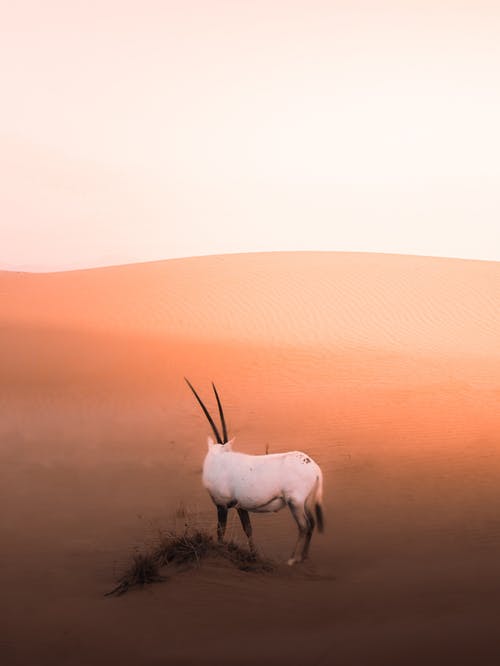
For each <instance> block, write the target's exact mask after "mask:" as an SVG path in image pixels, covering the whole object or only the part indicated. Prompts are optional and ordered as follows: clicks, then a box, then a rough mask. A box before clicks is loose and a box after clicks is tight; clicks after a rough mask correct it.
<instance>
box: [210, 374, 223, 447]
mask: <svg viewBox="0 0 500 666" xmlns="http://www.w3.org/2000/svg"><path fill="white" fill-rule="evenodd" d="M212 386H213V389H214V393H215V398H216V400H217V406H218V408H219V415H220V421H221V423H222V435H223V437H224V444H225V443H226V442H227V428H226V419H225V418H224V412H223V411H222V405H221V403H220V399H219V394H218V393H217V389H216V388H215V384H214V383H213V382H212Z"/></svg>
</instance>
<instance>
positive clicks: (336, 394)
mask: <svg viewBox="0 0 500 666" xmlns="http://www.w3.org/2000/svg"><path fill="white" fill-rule="evenodd" d="M0 302H1V304H2V307H1V309H0V368H1V372H0V465H1V467H0V500H1V501H0V529H1V545H2V548H1V552H0V578H1V580H0V583H1V587H0V589H1V592H2V593H1V597H0V599H1V601H0V608H1V614H2V631H1V633H0V661H1V663H2V664H6V665H7V666H10V665H12V666H28V665H29V666H31V665H33V666H34V665H36V666H43V665H45V664H47V665H49V664H50V665H51V666H52V665H59V664H61V665H64V666H66V665H67V666H76V665H78V666H80V665H81V666H87V665H90V664H92V665H94V664H110V663H120V664H122V665H123V666H128V665H129V664H130V665H132V664H137V665H139V664H140V665H142V664H144V665H145V666H150V665H151V666H153V665H154V666H157V665H158V666H159V665H160V664H161V665H162V666H163V665H164V664H173V665H175V664H226V663H227V664H257V663H260V664H287V665H294V664H297V665H299V664H301V665H302V664H311V665H312V666H325V665H327V664H336V665H339V666H343V665H344V664H346V665H347V664H349V665H351V664H353V665H354V664H356V665H364V664H381V665H382V664H384V665H386V664H405V665H406V664H409V665H412V664H415V665H417V664H418V665H420V664H474V665H477V664H481V666H483V665H490V664H491V665H493V664H495V665H496V664H498V663H500V638H499V637H497V634H498V631H497V629H498V625H499V620H500V562H499V556H498V554H499V548H500V513H499V512H500V508H499V507H500V438H499V432H500V345H499V342H500V307H499V303H500V265H499V264H496V263H490V262H473V261H460V260H444V259H431V258H414V257H397V256H389V255H387V256H384V255H356V254H332V253H320V254H315V253H300V254H293V253H291V254H268V255H238V256H227V257H208V258H197V259H186V260H175V261H168V262H158V263H154V264H143V265H137V266H129V267H121V268H110V269H99V270H92V271H78V272H74V273H61V274H53V275H27V274H12V273H3V274H1V273H0ZM184 375H187V376H188V377H189V378H190V379H191V380H192V381H193V383H194V384H195V385H196V386H197V387H198V388H199V390H200V392H201V393H202V394H203V395H205V396H206V397H207V399H208V400H210V393H209V388H210V380H212V379H214V380H215V381H216V383H217V385H218V387H219V389H220V392H221V394H222V397H223V401H224V405H225V408H226V412H227V417H228V421H229V426H230V431H231V432H232V433H233V434H235V435H236V444H235V446H236V447H237V448H239V449H240V450H243V451H247V452H255V453H263V452H264V451H265V449H266V446H267V445H268V446H269V449H270V451H271V452H278V451H285V450H287V449H293V448H299V449H303V450H305V451H307V452H308V453H310V454H311V455H312V456H313V457H314V458H315V459H316V460H317V462H318V463H319V464H320V465H321V466H322V468H323V470H324V474H325V518H326V532H325V534H323V535H317V534H315V535H314V537H313V543H312V551H311V559H310V561H309V562H307V563H306V564H304V565H300V566H297V567H295V568H293V569H290V568H288V567H286V566H285V565H280V566H279V567H278V570H277V571H276V572H275V573H272V574H255V573H244V572H240V571H237V570H235V569H234V568H231V567H230V566H229V565H226V564H225V563H222V562H216V561H212V562H209V563H207V564H204V565H203V566H201V567H200V568H199V569H197V570H193V571H190V572H185V573H181V574H179V575H177V576H175V577H173V578H171V579H170V580H168V581H167V582H165V583H162V584H157V585H154V586H151V587H149V588H146V589H144V590H137V591H132V592H130V593H129V594H127V595H125V596H123V597H119V598H109V597H104V596H103V593H104V592H106V591H107V590H109V589H110V587H112V585H113V582H114V580H115V577H116V575H117V574H118V573H119V572H120V571H121V570H122V569H123V567H125V566H126V564H127V563H128V561H129V558H130V555H131V553H132V552H134V548H137V547H141V546H142V545H143V544H144V543H147V542H148V540H151V539H153V538H154V535H155V534H156V531H157V530H158V529H162V528H169V527H171V526H173V525H175V524H179V523H182V521H183V520H184V518H183V516H184V514H185V513H187V514H188V516H189V521H191V522H192V523H194V524H196V525H199V526H202V527H210V528H214V527H215V515H214V513H215V512H214V509H213V507H212V505H211V503H210V500H209V498H208V496H207V495H206V493H205V491H204V490H203V488H202V487H201V483H200V472H201V465H202V461H203V456H204V453H205V448H206V442H205V440H206V435H207V434H208V428H207V424H206V422H205V421H204V417H203V416H202V414H201V412H200V410H199V408H198V407H197V405H196V404H195V402H194V400H193V397H192V395H191V394H190V393H189V391H188V389H187V387H186V385H185V384H184V381H183V376H184ZM212 404H213V403H212ZM253 523H254V530H255V538H256V542H257V544H258V545H259V547H260V549H261V550H262V551H263V552H264V553H265V554H266V555H268V556H270V557H272V558H275V559H276V560H277V561H279V562H284V561H285V560H286V558H287V557H288V555H289V552H290V550H291V548H292V545H293V542H294V539H295V528H294V525H293V523H292V520H291V517H290V516H289V515H288V513H286V512H285V511H283V512H281V513H279V514H272V515H259V516H255V517H254V519H253ZM229 535H230V536H234V538H236V539H239V540H240V541H241V543H244V540H243V539H242V537H241V535H240V527H239V525H238V524H237V521H236V520H235V519H234V518H233V519H232V520H231V522H230V525H229Z"/></svg>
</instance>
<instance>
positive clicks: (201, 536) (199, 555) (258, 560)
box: [106, 530, 274, 596]
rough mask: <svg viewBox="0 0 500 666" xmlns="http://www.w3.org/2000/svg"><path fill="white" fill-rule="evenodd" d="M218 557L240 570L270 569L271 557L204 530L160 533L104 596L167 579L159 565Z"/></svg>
mask: <svg viewBox="0 0 500 666" xmlns="http://www.w3.org/2000/svg"><path fill="white" fill-rule="evenodd" d="M207 558H213V559H216V558H220V559H223V560H227V561H229V562H230V563H231V564H233V565H234V566H235V567H236V568H237V569H240V570H241V571H254V572H270V571H272V570H273V569H274V564H273V563H272V561H271V560H269V559H267V558H264V557H261V556H260V555H258V554H257V553H254V552H251V551H250V550H248V549H246V548H242V547H241V546H239V545H238V544H236V543H234V541H225V542H222V543H219V542H218V541H216V540H215V539H214V538H213V537H212V536H211V535H210V534H209V533H208V532H206V531H204V530H194V531H192V532H190V531H188V530H186V531H185V532H184V533H183V534H176V533H175V532H166V533H160V535H159V537H158V539H157V542H156V545H154V546H153V547H152V548H151V549H150V550H148V551H146V552H144V553H136V554H135V555H134V556H133V561H132V564H131V565H130V567H129V568H128V569H127V570H126V571H125V572H124V573H123V574H122V575H121V576H120V578H119V579H118V581H117V582H118V584H117V585H116V587H114V588H113V589H112V590H111V591H110V592H107V593H106V596H110V595H122V594H125V592H128V590H129V589H130V588H132V587H137V586H140V587H143V586H144V585H149V584H150V583H156V582H161V581H164V580H167V576H163V575H161V574H160V569H162V568H163V567H168V566H169V565H178V566H180V567H181V568H183V569H186V568H191V567H196V566H199V565H200V563H201V561H202V560H203V559H207Z"/></svg>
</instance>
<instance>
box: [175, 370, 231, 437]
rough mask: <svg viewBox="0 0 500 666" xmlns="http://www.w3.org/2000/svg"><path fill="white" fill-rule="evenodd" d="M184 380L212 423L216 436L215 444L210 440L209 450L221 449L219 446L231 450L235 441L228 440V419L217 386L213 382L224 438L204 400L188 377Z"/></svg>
mask: <svg viewBox="0 0 500 666" xmlns="http://www.w3.org/2000/svg"><path fill="white" fill-rule="evenodd" d="M184 379H185V380H186V382H187V385H188V386H189V388H190V389H191V391H192V392H193V393H194V397H195V398H196V400H197V401H198V402H199V403H200V406H201V408H202V410H203V413H204V414H205V416H206V417H207V419H208V422H209V423H210V426H211V427H212V431H213V433H214V435H215V442H214V440H213V439H212V438H211V437H209V438H208V448H209V449H212V448H214V447H217V448H219V446H218V445H220V446H222V447H224V448H227V449H230V448H231V445H232V443H233V440H230V441H228V438H227V428H226V419H225V418H224V411H223V409H222V404H221V401H220V398H219V394H218V393H217V389H216V388H215V384H214V383H213V382H212V388H213V390H214V393H215V399H216V400H217V407H218V408H219V416H220V421H221V425H222V437H221V436H220V434H219V431H218V430H217V426H216V425H215V423H214V420H213V418H212V417H211V416H210V413H209V411H208V409H207V408H206V407H205V405H204V404H203V400H202V399H201V398H200V396H199V395H198V393H197V392H196V390H195V388H194V386H193V385H192V384H191V382H190V381H189V379H187V377H184Z"/></svg>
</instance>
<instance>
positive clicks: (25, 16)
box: [0, 0, 500, 270]
mask: <svg viewBox="0 0 500 666" xmlns="http://www.w3.org/2000/svg"><path fill="white" fill-rule="evenodd" d="M3 5H4V6H3V7H2V8H1V9H0V83H1V104H0V268H11V269H26V270H60V269H65V268H78V267H87V266H95V265H106V264H119V263H128V262H133V261H148V260H155V259H167V258H171V257H182V256H192V255H202V254H218V253H226V252H253V251H268V250H340V251H362V252H391V253H393V252H396V253H404V254H424V255H436V256H450V257H465V258H477V259H493V260H497V261H498V260H500V164H499V161H500V157H499V156H500V121H499V119H500V3H498V2H483V1H481V0H476V1H472V0H465V1H459V0H456V1H454V0H448V1H440V0H435V1H433V2H428V1H427V0H418V1H413V0H409V1H405V0H399V2H377V0H371V1H370V0H364V1H356V0H345V1H341V2H335V1H332V0H330V1H326V0H325V1H320V0H304V1H293V0H291V1H288V0H265V1H260V0H252V1H250V0H249V1H238V0H226V1H222V0H205V1H203V2H202V1H190V0H179V1H178V2H171V1H168V0H157V1H153V0H141V1H140V2H138V1H137V2H127V1H126V0H99V1H95V0H85V1H84V2H82V1H79V0H73V1H72V2H67V1H66V0H60V1H52V0H40V1H38V2H36V1H35V0H27V1H23V0H16V2H11V3H3Z"/></svg>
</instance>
